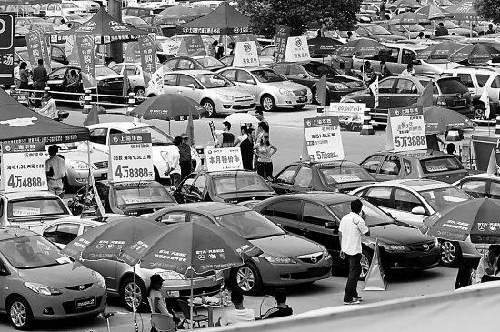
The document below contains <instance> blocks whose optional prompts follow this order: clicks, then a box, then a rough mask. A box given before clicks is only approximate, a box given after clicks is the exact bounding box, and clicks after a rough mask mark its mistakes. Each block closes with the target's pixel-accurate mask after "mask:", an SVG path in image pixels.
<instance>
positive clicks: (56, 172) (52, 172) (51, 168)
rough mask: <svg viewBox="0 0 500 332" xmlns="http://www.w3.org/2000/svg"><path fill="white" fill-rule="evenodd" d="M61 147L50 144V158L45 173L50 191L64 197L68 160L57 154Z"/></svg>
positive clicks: (46, 162)
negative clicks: (64, 180) (64, 179)
mask: <svg viewBox="0 0 500 332" xmlns="http://www.w3.org/2000/svg"><path fill="white" fill-rule="evenodd" d="M58 151H59V147H58V146H57V145H51V146H49V159H47V160H46V161H45V174H46V175H47V187H48V189H49V191H50V192H52V193H54V194H55V195H57V196H59V197H61V198H63V196H64V182H63V178H64V176H66V162H65V161H64V159H63V158H62V157H60V156H58V155H57V152H58Z"/></svg>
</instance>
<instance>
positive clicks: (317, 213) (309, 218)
mask: <svg viewBox="0 0 500 332" xmlns="http://www.w3.org/2000/svg"><path fill="white" fill-rule="evenodd" d="M334 220H335V219H334V218H333V216H332V215H331V214H330V213H329V212H328V211H327V210H326V209H325V208H324V207H322V206H320V205H317V204H313V203H309V202H304V208H303V213H302V221H303V222H306V223H309V224H313V225H318V226H325V223H326V222H332V221H334Z"/></svg>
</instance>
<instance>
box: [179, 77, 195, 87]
mask: <svg viewBox="0 0 500 332" xmlns="http://www.w3.org/2000/svg"><path fill="white" fill-rule="evenodd" d="M177 85H179V86H189V85H194V86H195V87H196V86H197V85H198V83H197V82H196V80H195V79H194V78H193V77H191V76H188V75H179V83H178V84H177Z"/></svg>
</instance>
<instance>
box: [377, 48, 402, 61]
mask: <svg viewBox="0 0 500 332" xmlns="http://www.w3.org/2000/svg"><path fill="white" fill-rule="evenodd" d="M398 56H399V48H394V47H389V48H388V49H387V50H383V51H381V52H379V60H385V62H393V63H398Z"/></svg>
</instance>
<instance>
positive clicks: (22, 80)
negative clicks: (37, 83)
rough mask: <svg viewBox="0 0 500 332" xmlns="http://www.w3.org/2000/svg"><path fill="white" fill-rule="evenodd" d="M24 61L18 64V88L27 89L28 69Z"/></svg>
mask: <svg viewBox="0 0 500 332" xmlns="http://www.w3.org/2000/svg"><path fill="white" fill-rule="evenodd" d="M27 66H28V65H27V64H26V62H24V61H23V62H21V64H20V65H19V89H27V88H28V78H29V74H28V69H27Z"/></svg>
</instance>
